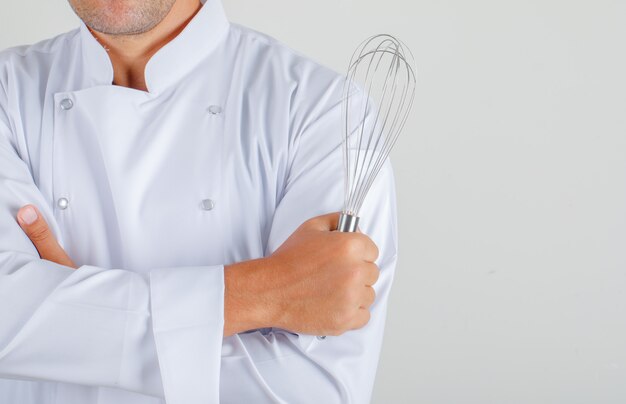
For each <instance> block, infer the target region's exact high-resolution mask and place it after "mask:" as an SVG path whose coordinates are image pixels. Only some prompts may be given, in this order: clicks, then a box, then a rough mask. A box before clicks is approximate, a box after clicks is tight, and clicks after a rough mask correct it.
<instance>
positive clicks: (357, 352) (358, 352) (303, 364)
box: [221, 83, 397, 404]
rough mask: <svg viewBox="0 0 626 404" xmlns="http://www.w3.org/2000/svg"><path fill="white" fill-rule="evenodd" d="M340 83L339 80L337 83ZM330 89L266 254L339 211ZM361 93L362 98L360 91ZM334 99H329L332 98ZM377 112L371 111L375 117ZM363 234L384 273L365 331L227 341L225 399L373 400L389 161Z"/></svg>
mask: <svg viewBox="0 0 626 404" xmlns="http://www.w3.org/2000/svg"><path fill="white" fill-rule="evenodd" d="M335 84H337V85H339V84H340V83H335ZM336 89H337V87H335V90H332V89H331V90H328V92H327V93H326V96H322V97H321V99H322V101H321V102H320V103H319V104H318V107H319V106H322V105H325V106H324V107H322V108H318V110H319V112H318V113H316V114H312V115H310V116H311V117H310V118H309V117H307V118H306V119H302V120H301V124H300V125H298V126H297V128H296V131H297V135H298V140H297V141H298V143H297V146H296V149H295V150H296V151H295V153H294V157H293V159H292V162H291V169H290V173H289V176H288V179H287V185H286V187H285V190H284V195H283V197H282V199H281V201H280V203H279V205H278V207H277V209H276V211H275V215H274V218H273V222H272V230H271V234H270V236H269V242H268V246H267V253H268V254H269V253H271V252H272V251H274V250H275V249H276V248H278V247H279V246H280V245H281V243H282V242H283V241H284V240H285V239H286V238H287V237H288V236H289V235H290V234H291V233H292V232H293V231H294V230H295V229H296V228H297V226H298V225H300V224H301V223H302V222H304V221H305V220H307V219H309V218H311V217H313V216H317V215H321V214H324V213H329V212H336V211H339V210H341V208H342V204H343V199H344V182H343V181H344V179H343V176H344V174H343V172H344V171H343V154H342V147H341V139H342V137H341V104H340V102H339V101H337V102H333V101H332V100H335V99H338V98H339V97H337V95H338V91H336ZM355 97H357V95H355ZM329 100H330V101H329ZM373 115H374V110H371V113H370V114H369V115H368V116H367V119H369V120H370V122H371V118H372V117H373ZM360 229H361V231H362V232H364V233H366V234H367V235H369V236H370V237H371V238H372V239H373V240H374V242H375V243H376V244H377V246H378V247H379V250H380V254H379V258H378V260H377V264H378V266H379V268H380V278H379V280H378V282H377V283H376V284H375V285H374V289H375V290H376V293H377V297H376V301H375V303H374V304H373V306H371V320H370V322H369V323H368V324H367V325H366V326H365V327H363V328H361V329H358V330H353V331H348V332H346V333H344V334H342V335H340V336H334V337H333V336H328V337H326V338H325V339H318V338H317V336H313V335H304V334H302V335H297V334H295V333H292V332H289V331H288V330H281V329H276V328H274V329H272V330H271V331H269V332H265V330H257V331H254V332H250V333H242V334H238V335H234V336H231V337H228V338H226V339H225V340H224V346H223V350H222V369H221V402H222V403H241V402H263V403H265V402H268V403H269V402H272V403H275V402H277V403H343V404H346V403H358V404H362V403H366V402H369V400H370V396H371V392H372V387H373V383H374V377H375V374H376V368H377V364H378V358H379V353H380V349H381V343H382V338H383V329H384V325H385V316H386V310H387V301H388V297H389V292H390V288H391V284H392V280H393V277H394V271H395V267H396V260H397V237H396V200H395V188H394V180H393V172H392V168H391V165H390V163H389V161H387V162H386V163H385V165H384V167H383V168H382V170H381V172H380V175H379V176H378V178H377V180H376V181H375V182H374V184H373V186H372V189H371V191H370V193H369V195H368V197H367V198H366V201H365V204H364V207H363V209H362V211H361V224H360Z"/></svg>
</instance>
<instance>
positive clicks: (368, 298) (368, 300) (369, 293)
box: [359, 286, 376, 309]
mask: <svg viewBox="0 0 626 404" xmlns="http://www.w3.org/2000/svg"><path fill="white" fill-rule="evenodd" d="M375 300H376V291H375V290H374V288H372V287H371V286H366V287H365V290H364V291H363V300H362V303H361V306H360V307H359V308H360V309H369V307H370V306H371V305H372V304H374V301H375Z"/></svg>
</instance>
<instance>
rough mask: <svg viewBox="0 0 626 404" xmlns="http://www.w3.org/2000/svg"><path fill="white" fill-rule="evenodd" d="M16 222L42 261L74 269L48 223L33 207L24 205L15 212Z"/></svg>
mask: <svg viewBox="0 0 626 404" xmlns="http://www.w3.org/2000/svg"><path fill="white" fill-rule="evenodd" d="M17 222H18V223H19V225H20V227H21V228H22V230H24V233H26V235H27V236H28V238H29V239H30V240H31V241H32V243H33V245H34V246H35V248H36V249H37V252H39V256H40V257H41V258H42V259H45V260H48V261H52V262H56V263H57V264H61V265H66V266H69V267H72V268H76V265H75V264H74V262H73V261H72V260H71V258H70V257H69V256H68V255H67V253H66V252H65V250H64V249H63V248H62V247H61V246H60V245H59V243H58V241H57V239H56V238H55V237H54V235H53V234H52V232H51V231H50V227H49V226H48V223H47V222H46V220H45V219H44V217H43V215H42V214H41V212H40V211H39V209H37V207H36V206H34V205H25V206H23V207H22V208H21V209H20V210H19V211H18V212H17Z"/></svg>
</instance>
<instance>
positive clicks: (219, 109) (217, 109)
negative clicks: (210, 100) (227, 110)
mask: <svg viewBox="0 0 626 404" xmlns="http://www.w3.org/2000/svg"><path fill="white" fill-rule="evenodd" d="M221 113H222V107H220V106H219V105H211V106H210V107H209V114H211V115H219V114H221Z"/></svg>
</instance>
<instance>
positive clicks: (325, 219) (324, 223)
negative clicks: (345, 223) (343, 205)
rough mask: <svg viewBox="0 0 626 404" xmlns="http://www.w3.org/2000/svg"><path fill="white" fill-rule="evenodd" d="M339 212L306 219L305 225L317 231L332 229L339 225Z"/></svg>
mask: <svg viewBox="0 0 626 404" xmlns="http://www.w3.org/2000/svg"><path fill="white" fill-rule="evenodd" d="M339 215H340V212H335V213H328V214H325V215H321V216H316V217H314V218H312V219H309V220H308V221H307V227H308V228H309V229H312V230H318V231H334V230H337V226H338V225H339Z"/></svg>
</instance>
